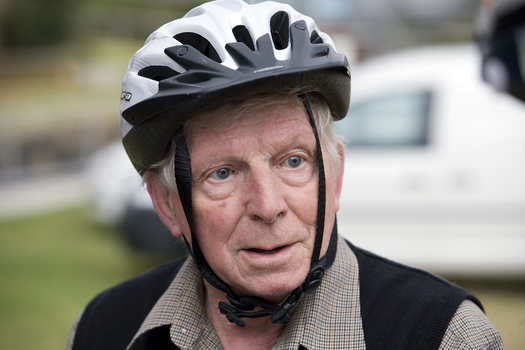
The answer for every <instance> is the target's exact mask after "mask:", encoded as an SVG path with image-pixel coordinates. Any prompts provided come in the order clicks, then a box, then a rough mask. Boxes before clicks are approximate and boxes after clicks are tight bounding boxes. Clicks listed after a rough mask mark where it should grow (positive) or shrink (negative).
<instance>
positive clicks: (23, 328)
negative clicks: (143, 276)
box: [0, 208, 525, 350]
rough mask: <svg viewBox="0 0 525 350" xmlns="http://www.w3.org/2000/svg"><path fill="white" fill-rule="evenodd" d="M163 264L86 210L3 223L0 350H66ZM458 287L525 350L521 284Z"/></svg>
mask: <svg viewBox="0 0 525 350" xmlns="http://www.w3.org/2000/svg"><path fill="white" fill-rule="evenodd" d="M160 262H161V259H160V258H158V257H152V256H148V255H144V254H139V253H137V252H134V251H130V250H129V249H127V248H126V245H125V244H123V240H122V238H121V237H120V236H119V234H118V233H117V232H115V231H112V230H109V229H105V228H102V227H100V226H97V225H96V224H94V223H93V222H92V221H91V220H90V219H89V217H88V215H87V211H86V209H85V208H73V209H69V210H63V211H59V212H55V213H52V214H46V215H40V216H35V217H27V218H22V219H16V220H10V221H4V222H0V281H1V282H0V283H1V285H0V349H9V350H26V349H40V350H46V349H63V348H64V346H65V344H66V339H67V334H68V332H69V328H70V326H71V324H72V323H73V322H74V320H75V318H76V316H77V314H78V312H80V310H82V308H83V307H84V306H85V305H86V304H87V303H88V302H89V300H91V299H92V298H93V297H94V296H95V295H96V294H97V293H99V292H100V291H102V290H104V289H106V288H108V287H110V286H112V285H115V284H116V283H118V282H120V281H122V280H124V279H127V278H129V277H132V276H134V275H137V274H139V273H140V272H142V271H144V270H146V269H149V268H150V267H152V266H154V265H156V264H158V263H160ZM456 282H458V284H459V285H462V286H464V287H466V288H468V289H469V290H470V291H471V292H472V293H474V294H475V295H477V296H478V297H479V298H480V299H481V301H482V302H483V304H484V306H485V310H486V312H487V315H488V316H489V318H490V319H491V320H492V322H493V323H494V325H495V327H496V329H498V331H499V332H500V333H501V335H502V337H503V341H504V343H505V349H507V350H518V349H523V344H525V284H524V282H523V281H510V282H507V283H503V282H502V281H472V280H470V281H469V280H462V281H456Z"/></svg>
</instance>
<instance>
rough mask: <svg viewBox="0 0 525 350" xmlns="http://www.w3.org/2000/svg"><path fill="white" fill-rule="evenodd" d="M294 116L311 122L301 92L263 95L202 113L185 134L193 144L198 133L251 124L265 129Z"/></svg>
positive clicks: (195, 118)
mask: <svg viewBox="0 0 525 350" xmlns="http://www.w3.org/2000/svg"><path fill="white" fill-rule="evenodd" d="M290 116H293V117H295V118H298V119H299V118H300V119H303V118H304V120H305V121H308V119H307V118H308V117H307V114H306V110H305V107H304V106H303V104H302V101H301V100H300V98H299V97H298V96H297V95H279V94H277V95H274V94H272V95H261V96H256V97H254V98H252V99H249V100H244V101H237V102H230V103H228V104H225V105H223V106H222V107H220V108H218V109H215V110H213V111H208V112H204V113H201V114H199V115H197V116H195V117H194V118H192V119H191V120H190V121H188V122H187V123H186V124H185V126H184V133H185V137H186V140H187V142H188V146H190V147H191V144H192V139H193V138H194V137H193V136H194V135H195V134H196V133H199V134H200V133H209V132H212V133H216V132H220V131H222V130H226V129H231V128H234V127H235V126H242V125H246V124H248V123H249V124H250V125H252V126H258V127H265V128H269V127H279V125H280V124H282V123H283V120H284V119H285V118H286V117H290Z"/></svg>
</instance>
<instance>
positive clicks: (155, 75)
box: [138, 66, 180, 81]
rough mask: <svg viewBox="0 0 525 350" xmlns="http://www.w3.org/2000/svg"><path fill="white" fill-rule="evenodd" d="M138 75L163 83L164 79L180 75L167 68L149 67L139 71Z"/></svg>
mask: <svg viewBox="0 0 525 350" xmlns="http://www.w3.org/2000/svg"><path fill="white" fill-rule="evenodd" d="M138 74H139V75H140V76H141V77H144V78H149V79H152V80H156V81H162V80H164V79H167V78H171V77H174V76H176V75H178V74H180V73H179V72H176V71H174V70H173V69H171V68H170V67H166V66H149V67H144V68H142V69H141V70H139V72H138Z"/></svg>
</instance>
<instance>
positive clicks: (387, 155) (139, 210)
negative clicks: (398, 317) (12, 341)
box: [87, 45, 525, 277]
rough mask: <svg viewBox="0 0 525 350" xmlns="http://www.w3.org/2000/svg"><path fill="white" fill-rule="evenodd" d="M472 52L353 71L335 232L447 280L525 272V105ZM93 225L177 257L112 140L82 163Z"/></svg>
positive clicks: (383, 60)
mask: <svg viewBox="0 0 525 350" xmlns="http://www.w3.org/2000/svg"><path fill="white" fill-rule="evenodd" d="M479 61H480V58H479V55H478V52H477V51H476V50H475V48H474V46H465V45H459V46H450V47H429V48H419V49H413V50H409V51H405V52H400V53H395V54H390V55H387V56H384V57H380V58H375V59H372V60H369V61H368V62H366V63H363V64H361V65H359V66H357V67H353V69H352V98H351V110H350V112H349V115H348V117H347V118H345V119H344V120H343V121H341V122H337V123H336V127H337V128H338V129H339V130H340V133H341V134H343V135H344V137H345V138H346V141H347V147H346V162H345V178H344V183H343V193H342V198H341V209H340V211H339V213H338V215H337V216H338V224H339V233H340V234H342V235H343V236H344V237H345V238H347V239H349V240H350V241H352V242H353V243H354V244H355V245H358V246H361V247H362V248H364V249H367V250H370V251H372V252H375V253H376V254H379V255H383V256H385V257H387V258H390V259H392V260H396V261H399V262H402V263H406V264H409V265H412V266H416V267H422V268H425V269H429V270H431V271H433V272H435V273H438V274H445V275H448V276H451V275H458V276H484V277H494V276H507V277H512V276H525V104H522V103H521V102H520V101H518V100H516V99H514V98H512V97H510V96H508V95H506V94H499V93H497V92H495V91H493V90H492V88H491V87H490V86H488V85H486V84H484V83H482V81H481V79H480V77H479V75H480V73H479V72H480V69H479ZM87 174H88V179H90V180H89V184H90V185H89V187H90V188H92V193H93V196H92V199H93V204H94V208H95V211H94V213H95V218H97V221H99V222H100V223H103V224H108V225H113V226H118V227H121V228H122V230H123V231H124V233H125V236H126V237H127V239H128V241H129V242H130V243H131V244H132V245H133V246H135V247H139V248H141V249H146V250H156V251H162V252H167V251H168V252H171V253H174V254H177V255H179V254H183V253H184V247H183V245H182V244H176V243H175V240H174V239H173V238H172V237H171V235H170V233H169V231H168V230H167V229H166V228H164V227H163V225H162V223H161V222H160V220H159V219H158V217H157V215H156V214H155V212H154V209H153V205H152V204H151V200H150V199H149V196H148V194H147V192H145V190H144V189H143V188H142V187H141V184H140V179H139V177H138V175H137V174H136V172H135V170H134V169H133V167H132V166H131V163H130V162H129V160H128V159H127V156H126V154H125V152H124V149H123V147H122V145H120V144H117V145H113V146H112V147H110V148H108V149H106V150H103V151H102V152H100V153H99V154H97V155H95V156H94V157H93V159H92V160H91V162H90V163H89V165H88V167H87Z"/></svg>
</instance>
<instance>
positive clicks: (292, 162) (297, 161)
mask: <svg viewBox="0 0 525 350" xmlns="http://www.w3.org/2000/svg"><path fill="white" fill-rule="evenodd" d="M286 163H287V164H288V166H290V167H291V168H297V167H298V166H299V165H301V164H302V163H303V158H301V157H298V156H293V157H290V158H288V159H287V160H286Z"/></svg>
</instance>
